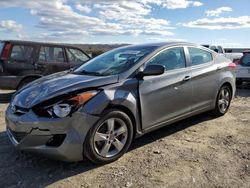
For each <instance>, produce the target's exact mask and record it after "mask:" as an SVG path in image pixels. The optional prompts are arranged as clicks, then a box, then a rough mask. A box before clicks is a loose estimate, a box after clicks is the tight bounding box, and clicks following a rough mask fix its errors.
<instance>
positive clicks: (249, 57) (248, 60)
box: [242, 53, 250, 67]
mask: <svg viewBox="0 0 250 188" xmlns="http://www.w3.org/2000/svg"><path fill="white" fill-rule="evenodd" d="M242 65H243V66H246V67H250V53H248V54H246V55H245V56H244V57H243V58H242Z"/></svg>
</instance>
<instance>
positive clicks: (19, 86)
mask: <svg viewBox="0 0 250 188" xmlns="http://www.w3.org/2000/svg"><path fill="white" fill-rule="evenodd" d="M36 79H38V78H33V77H32V78H24V79H23V80H22V81H21V82H20V83H19V85H18V86H17V91H18V90H20V89H22V88H23V87H24V86H26V85H27V84H28V83H30V82H32V81H34V80H36Z"/></svg>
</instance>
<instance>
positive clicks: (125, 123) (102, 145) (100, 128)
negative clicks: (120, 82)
mask: <svg viewBox="0 0 250 188" xmlns="http://www.w3.org/2000/svg"><path fill="white" fill-rule="evenodd" d="M112 127H113V128H112ZM132 140H133V125H132V121H131V119H130V118H129V116H128V115H127V114H126V113H124V112H122V111H120V110H117V109H110V110H107V111H105V112H104V114H103V116H102V117H101V118H100V120H99V121H98V122H97V123H96V124H95V125H94V126H93V127H92V128H91V129H90V131H89V133H88V134H87V136H86V139H85V142H84V144H83V154H84V156H86V157H87V158H88V159H89V160H90V161H92V162H93V163H96V164H105V163H110V162H113V161H115V160H117V159H118V158H120V157H121V156H122V155H123V154H124V153H125V152H126V151H127V150H128V148H129V146H130V144H131V142H132Z"/></svg>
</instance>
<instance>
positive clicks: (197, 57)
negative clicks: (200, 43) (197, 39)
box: [188, 47, 213, 65]
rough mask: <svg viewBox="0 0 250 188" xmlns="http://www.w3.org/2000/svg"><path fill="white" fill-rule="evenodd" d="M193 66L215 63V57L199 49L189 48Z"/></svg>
mask: <svg viewBox="0 0 250 188" xmlns="http://www.w3.org/2000/svg"><path fill="white" fill-rule="evenodd" d="M188 51H189V55H190V59H191V63H192V65H200V64H204V63H208V62H210V61H213V56H212V54H211V53H210V52H208V51H206V50H202V49H199V48H192V47H189V48H188Z"/></svg>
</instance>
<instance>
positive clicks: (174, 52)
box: [149, 47, 186, 70]
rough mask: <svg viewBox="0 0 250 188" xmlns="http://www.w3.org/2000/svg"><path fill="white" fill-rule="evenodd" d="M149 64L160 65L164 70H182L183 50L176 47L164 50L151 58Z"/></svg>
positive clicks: (183, 65)
mask: <svg viewBox="0 0 250 188" xmlns="http://www.w3.org/2000/svg"><path fill="white" fill-rule="evenodd" d="M149 64H156V65H162V66H164V67H165V69H166V70H173V69H180V68H184V67H185V66H186V61H185V55H184V51H183V48H182V47H176V48H170V49H167V50H164V51H162V52H160V53H159V54H157V55H156V56H155V57H153V58H152V59H151V60H150V61H149Z"/></svg>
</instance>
